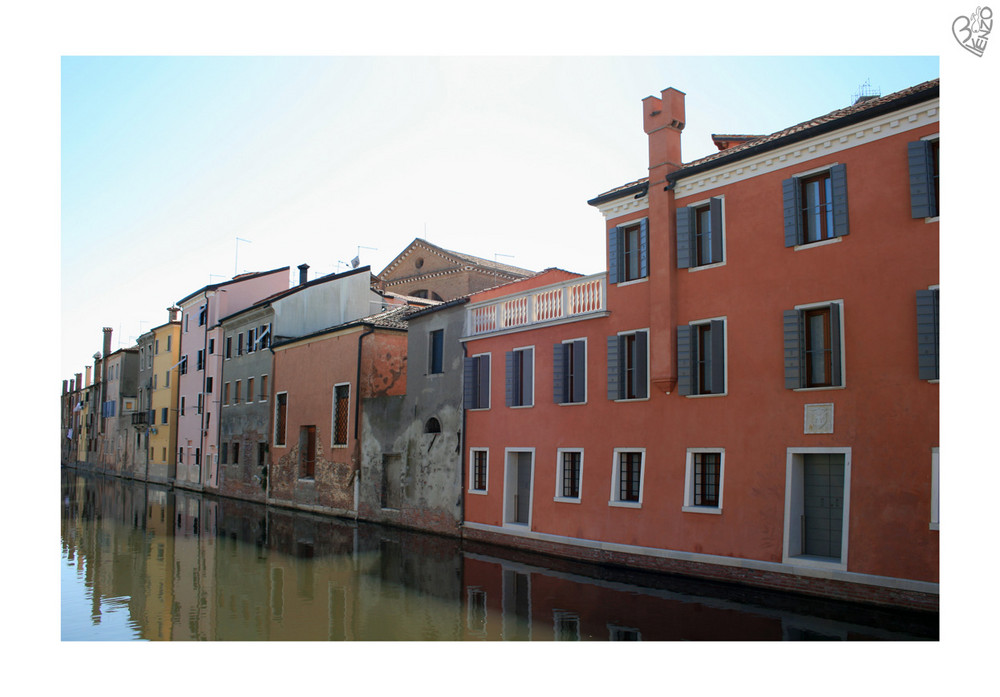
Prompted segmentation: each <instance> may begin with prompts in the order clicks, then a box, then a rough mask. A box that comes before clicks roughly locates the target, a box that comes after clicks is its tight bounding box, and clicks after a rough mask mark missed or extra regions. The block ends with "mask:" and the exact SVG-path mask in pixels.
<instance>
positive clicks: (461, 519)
mask: <svg viewBox="0 0 1000 697" xmlns="http://www.w3.org/2000/svg"><path fill="white" fill-rule="evenodd" d="M468 357H469V346H468V344H466V343H464V342H462V376H463V379H464V376H465V360H466V359H467V358H468ZM459 394H461V395H462V397H461V399H462V401H461V402H460V403H461V405H462V433H461V435H460V436H459V438H458V444H459V447H460V448H461V449H462V452H461V453H460V454H459V458H458V462H459V466H460V468H461V470H462V488H461V490H460V491H459V492H458V527H459V539H464V538H465V535H464V534H462V532H461V531H462V528H464V527H465V487H466V476H467V475H468V464H469V463H468V462H466V460H465V437H466V433H465V432H466V430H467V428H466V423H465V385H462V390H461V392H460V393H459Z"/></svg>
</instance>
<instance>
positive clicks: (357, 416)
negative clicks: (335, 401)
mask: <svg viewBox="0 0 1000 697" xmlns="http://www.w3.org/2000/svg"><path fill="white" fill-rule="evenodd" d="M374 333H375V327H373V326H369V327H368V329H366V330H365V331H363V332H362V333H361V335H360V336H359V337H358V376H357V379H356V380H355V383H354V385H355V390H354V391H355V392H356V393H357V394H356V395H355V397H354V453H355V455H354V457H355V463H356V469H355V470H354V477H355V479H354V520H357V519H358V487H359V486H360V483H359V480H360V477H361V447H360V444H359V443H358V425H359V423H360V420H361V342H362V341H363V340H364V338H365V337H366V336H368V335H369V334H374Z"/></svg>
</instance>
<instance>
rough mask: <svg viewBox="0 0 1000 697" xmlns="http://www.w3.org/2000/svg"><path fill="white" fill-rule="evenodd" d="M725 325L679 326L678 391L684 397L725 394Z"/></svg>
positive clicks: (706, 323)
mask: <svg viewBox="0 0 1000 697" xmlns="http://www.w3.org/2000/svg"><path fill="white" fill-rule="evenodd" d="M725 337H726V322H725V320H722V319H717V320H710V321H708V322H695V323H692V324H690V325H687V326H680V327H677V391H678V393H679V394H681V395H683V396H691V395H704V394H725V392H726V338H725Z"/></svg>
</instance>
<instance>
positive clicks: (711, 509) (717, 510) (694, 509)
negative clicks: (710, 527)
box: [681, 506, 722, 515]
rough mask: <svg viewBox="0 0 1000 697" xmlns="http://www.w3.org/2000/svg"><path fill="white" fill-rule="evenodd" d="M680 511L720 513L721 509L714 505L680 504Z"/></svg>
mask: <svg viewBox="0 0 1000 697" xmlns="http://www.w3.org/2000/svg"><path fill="white" fill-rule="evenodd" d="M681 511H682V512H684V513H711V514H713V515H722V509H721V508H716V507H715V506H682V507H681Z"/></svg>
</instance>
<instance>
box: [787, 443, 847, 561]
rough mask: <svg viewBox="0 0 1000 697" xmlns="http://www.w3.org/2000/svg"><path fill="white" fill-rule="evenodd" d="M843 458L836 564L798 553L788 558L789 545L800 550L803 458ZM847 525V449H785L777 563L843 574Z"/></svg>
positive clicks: (845, 559) (790, 554)
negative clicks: (839, 540) (817, 456)
mask: <svg viewBox="0 0 1000 697" xmlns="http://www.w3.org/2000/svg"><path fill="white" fill-rule="evenodd" d="M811 454H817V455H843V456H844V507H843V516H844V522H843V527H842V531H841V543H840V560H839V561H835V560H829V561H827V560H824V559H818V558H816V557H805V556H802V555H801V553H797V554H792V553H791V548H792V547H793V546H794V545H793V542H798V548H799V549H801V544H802V540H801V527H800V525H801V523H800V516H801V514H802V513H801V512H802V506H803V503H802V499H803V493H802V477H803V474H802V467H803V458H802V456H803V455H811ZM850 521H851V449H850V448H788V449H787V451H786V461H785V520H784V531H783V535H782V549H781V562H782V563H783V564H788V565H790V566H800V567H809V568H813V569H834V570H842V571H846V570H847V559H848V541H849V539H850V536H849V534H848V533H849V532H850Z"/></svg>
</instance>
